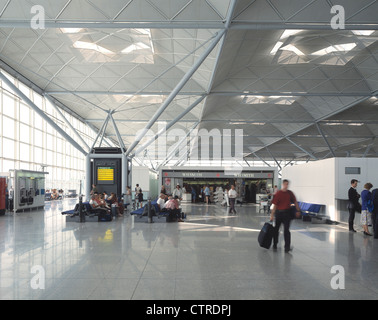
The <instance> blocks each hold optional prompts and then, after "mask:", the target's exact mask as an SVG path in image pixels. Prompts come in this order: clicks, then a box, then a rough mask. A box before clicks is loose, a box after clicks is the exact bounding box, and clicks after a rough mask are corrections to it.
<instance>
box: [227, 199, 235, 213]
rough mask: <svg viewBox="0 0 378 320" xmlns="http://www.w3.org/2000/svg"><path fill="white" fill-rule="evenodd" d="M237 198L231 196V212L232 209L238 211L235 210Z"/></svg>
mask: <svg viewBox="0 0 378 320" xmlns="http://www.w3.org/2000/svg"><path fill="white" fill-rule="evenodd" d="M235 200H236V198H229V201H230V210H229V211H228V212H229V213H231V212H232V211H233V212H235V213H236V211H235Z"/></svg>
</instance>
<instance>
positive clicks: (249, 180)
mask: <svg viewBox="0 0 378 320" xmlns="http://www.w3.org/2000/svg"><path fill="white" fill-rule="evenodd" d="M159 182H160V185H161V186H164V189H165V191H166V192H167V193H168V194H170V193H172V191H173V189H174V188H176V186H177V185H180V187H181V188H183V187H184V188H185V189H184V192H187V193H191V192H192V191H193V190H194V193H195V194H196V201H201V200H203V196H201V194H202V193H203V190H204V188H205V187H206V186H208V187H209V188H210V190H211V192H212V196H213V197H215V200H221V199H220V194H221V192H224V191H225V190H226V189H229V188H230V187H231V185H234V186H235V188H236V191H237V193H238V195H239V198H240V200H242V201H243V202H250V203H258V202H259V200H260V197H262V196H266V194H267V193H271V192H273V189H274V186H275V185H277V184H278V170H277V168H261V167H258V168H256V167H254V168H252V167H251V168H243V171H241V172H232V171H227V170H225V169H224V168H220V167H218V168H217V167H206V168H200V169H199V168H193V167H164V168H161V170H160V172H159ZM218 195H219V197H218Z"/></svg>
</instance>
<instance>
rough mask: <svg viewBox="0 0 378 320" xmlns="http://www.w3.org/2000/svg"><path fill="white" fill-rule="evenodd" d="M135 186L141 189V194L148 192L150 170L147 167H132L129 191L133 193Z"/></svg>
mask: <svg viewBox="0 0 378 320" xmlns="http://www.w3.org/2000/svg"><path fill="white" fill-rule="evenodd" d="M136 184H139V187H141V188H142V191H143V194H144V193H145V192H148V191H149V190H150V170H149V169H148V167H143V166H133V169H132V185H131V191H133V192H134V190H135V186H136Z"/></svg>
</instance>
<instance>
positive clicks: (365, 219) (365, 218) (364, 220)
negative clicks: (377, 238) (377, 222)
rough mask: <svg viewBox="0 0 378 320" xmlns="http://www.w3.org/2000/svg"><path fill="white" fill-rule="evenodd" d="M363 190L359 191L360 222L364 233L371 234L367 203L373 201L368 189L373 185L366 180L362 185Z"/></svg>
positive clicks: (369, 213)
mask: <svg viewBox="0 0 378 320" xmlns="http://www.w3.org/2000/svg"><path fill="white" fill-rule="evenodd" d="M364 188H365V189H364V190H363V191H362V192H361V202H362V205H361V224H362V227H363V228H364V235H366V236H372V234H371V233H370V232H369V225H371V212H370V208H369V204H370V203H372V202H373V197H372V194H371V192H370V189H371V188H373V185H372V184H371V183H370V182H368V183H365V185H364Z"/></svg>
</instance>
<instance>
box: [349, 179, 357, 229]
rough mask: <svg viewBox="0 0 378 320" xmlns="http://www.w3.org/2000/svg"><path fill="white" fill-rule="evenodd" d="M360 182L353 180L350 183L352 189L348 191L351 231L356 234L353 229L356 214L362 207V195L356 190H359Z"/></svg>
mask: <svg viewBox="0 0 378 320" xmlns="http://www.w3.org/2000/svg"><path fill="white" fill-rule="evenodd" d="M357 184H358V181H357V180H356V179H352V180H351V181H350V185H351V187H350V188H349V190H348V199H349V203H348V211H349V219H348V223H349V231H352V232H356V230H354V228H353V224H354V217H355V214H356V211H358V207H359V206H360V203H359V202H358V201H359V199H360V195H359V194H358V192H357V190H356V188H357Z"/></svg>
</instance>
